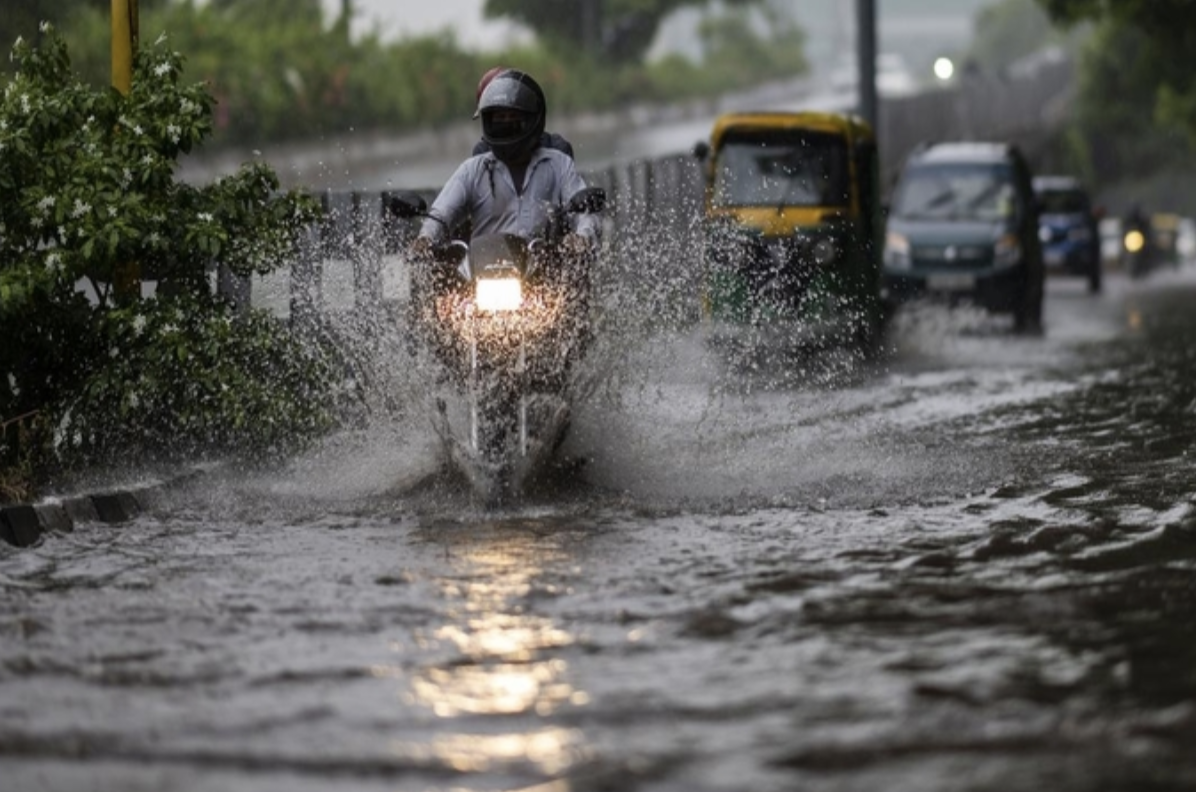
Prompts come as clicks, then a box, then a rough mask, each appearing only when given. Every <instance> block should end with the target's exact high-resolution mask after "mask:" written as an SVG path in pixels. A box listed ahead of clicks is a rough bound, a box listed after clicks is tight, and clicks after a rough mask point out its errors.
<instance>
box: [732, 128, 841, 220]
mask: <svg viewBox="0 0 1196 792" xmlns="http://www.w3.org/2000/svg"><path fill="white" fill-rule="evenodd" d="M848 168H849V164H848V156H847V143H846V141H845V140H844V138H843V137H840V136H836V135H832V134H826V133H820V132H811V131H809V130H784V129H779V130H744V131H736V132H734V133H730V134H728V135H727V136H726V137H725V138H724V139H723V140H722V142H721V144H720V146H719V150H718V155H717V160H716V162H715V172H714V191H713V195H712V198H711V201H712V204H713V205H714V206H721V207H731V206H776V207H778V208H782V207H786V206H833V207H842V206H847V205H849V204H850V201H851V198H850V192H849V189H848V185H849V177H850V174H849V171H848Z"/></svg>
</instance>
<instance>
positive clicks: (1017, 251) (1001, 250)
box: [993, 234, 1022, 267]
mask: <svg viewBox="0 0 1196 792" xmlns="http://www.w3.org/2000/svg"><path fill="white" fill-rule="evenodd" d="M1021 258H1022V244H1021V242H1019V241H1018V239H1017V235H1016V234H1006V235H1005V236H1003V237H1001V238H1000V239H998V240H997V244H996V245H994V246H993V263H994V264H996V265H997V266H998V267H1007V266H1009V265H1010V264H1016V263H1017V262H1018V261H1020V260H1021Z"/></svg>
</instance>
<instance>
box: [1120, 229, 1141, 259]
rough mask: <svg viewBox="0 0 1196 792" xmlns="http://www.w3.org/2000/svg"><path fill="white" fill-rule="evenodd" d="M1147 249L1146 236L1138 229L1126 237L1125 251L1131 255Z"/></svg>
mask: <svg viewBox="0 0 1196 792" xmlns="http://www.w3.org/2000/svg"><path fill="white" fill-rule="evenodd" d="M1144 247H1146V235H1145V234H1143V233H1142V232H1141V231H1138V230H1137V229H1135V230H1133V231H1131V232H1129V233H1128V234H1126V235H1125V249H1126V250H1128V251H1129V252H1130V253H1137V252H1138V251H1139V250H1141V249H1142V248H1144Z"/></svg>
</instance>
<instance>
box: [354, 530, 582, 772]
mask: <svg viewBox="0 0 1196 792" xmlns="http://www.w3.org/2000/svg"><path fill="white" fill-rule="evenodd" d="M508 539H509V540H510V541H506V540H508ZM537 542H538V539H537V538H536V537H534V536H526V535H523V534H519V535H517V536H514V537H510V536H508V537H504V541H501V542H495V543H486V542H483V543H480V544H477V545H474V544H470V546H468V547H467V548H464V549H461V548H459V549H458V550H459V552H455V553H454V559H455V561H456V562H457V567H458V568H457V569H456V570H455V573H454V574H453V575H452V576H451V577H447V578H445V579H444V580H443V581H441V593H442V595H443V597H444V599H445V600H446V602H447V605H448V611H449V615H448V617H447V618H446V622H447V623H446V624H444V625H443V626H441V627H438V628H433V629H431V630H429V631H428V632H426V633H424V634H422V635H420V636H417V640H418V642H419V644H420V645H421V647H422V648H423V649H424V650H426V651H428V652H429V653H431V654H432V656H434V657H436V658H437V659H436V660H435V661H434V662H432V663H430V664H428V665H426V666H424V667H422V668H420V669H418V670H415V671H414V672H411V673H406V674H403V673H394V674H385V676H393V678H396V679H406V680H407V681H408V684H409V688H408V690H407V691H405V692H404V695H403V698H404V699H405V700H406V701H407V703H408V704H410V705H412V706H416V707H422V708H426V709H427V710H429V711H431V712H432V713H434V714H435V716H436V717H437V718H438V719H439V721H440V724H441V725H439V726H437V727H436V731H435V734H434V735H430V736H429V739H428V740H427V741H418V742H410V743H403V744H399V745H396V747H395V749H396V751H398V752H399V753H400V754H401V755H403V756H407V757H410V758H412V759H415V760H418V761H421V762H432V763H435V764H438V765H443V766H445V767H450V768H452V769H453V770H456V771H459V772H485V771H490V770H494V769H495V768H500V767H504V766H509V765H519V764H526V765H528V766H530V767H533V768H535V770H536V771H537V772H540V773H544V774H547V775H555V774H558V773H561V772H564V771H567V770H568V769H570V768H571V767H573V766H574V765H576V764H578V763H581V762H584V761H587V760H588V759H589V758H590V751H589V749H588V747H587V745H586V741H585V740H584V736H583V735H582V733H581V732H579V731H577V730H574V729H564V728H557V727H552V726H549V725H547V724H545V723H544V722H542V721H539V720H537V719H539V718H541V717H545V716H549V715H552V714H553V713H555V712H557V711H558V710H560V709H562V708H566V707H579V706H585V705H586V704H588V703H589V700H590V698H589V695H588V694H587V693H585V692H584V691H580V690H577V689H575V688H574V687H573V686H572V685H571V684H570V682H569V681H568V680H567V678H566V675H567V673H568V662H567V661H566V660H565V659H564V658H561V657H559V656H554V655H556V654H557V652H556V650H559V649H562V648H565V647H569V646H571V645H573V644H574V643H575V639H574V637H573V636H572V635H570V634H569V633H568V632H567V631H565V630H563V629H561V628H560V627H558V626H557V625H556V624H554V623H553V621H552V620H551V619H549V618H546V617H543V616H539V615H536V614H534V613H528V612H527V602H528V599H529V597H535V595H536V593H537V591H541V592H542V591H545V590H546V589H547V590H550V589H551V587H550V586H548V585H546V584H545V583H544V582H543V581H538V580H537V578H538V577H540V576H542V574H543V571H542V567H541V566H540V565H539V563H538V562H537V556H538V554H541V553H543V552H544V551H545V550H546V549H547V551H548V552H550V553H551V552H555V550H554V549H553V548H544V547H538V546H537ZM376 675H381V674H376ZM521 715H522V716H528V718H530V720H527V719H525V720H512V719H511V718H512V717H513V716H514V717H517V716H521ZM495 716H496V717H499V718H502V720H501V721H494V720H493V717H495ZM520 723H527V724H531V725H532V726H534V728H529V729H528V730H526V731H521V732H512V731H511V729H513V728H516V729H517V728H518V726H517V725H515V724H520ZM445 728H447V729H454V730H455V731H454V732H451V733H448V732H446V731H445V730H444V729H445Z"/></svg>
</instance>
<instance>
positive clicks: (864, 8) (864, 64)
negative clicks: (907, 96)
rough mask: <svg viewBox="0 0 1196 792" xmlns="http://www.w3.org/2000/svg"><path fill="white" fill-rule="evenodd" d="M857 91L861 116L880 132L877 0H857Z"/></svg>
mask: <svg viewBox="0 0 1196 792" xmlns="http://www.w3.org/2000/svg"><path fill="white" fill-rule="evenodd" d="M855 8H856V44H855V46H856V74H858V75H859V77H858V79H857V81H856V85H857V88H856V91H857V92H858V94H859V112H860V116H861V117H862V118H863V119H864V120H865V121H867V122H868V123H869V124H870V125H871V126H872V129H873V130H874V131H875V132H876V133H877V134H879V133H880V130H879V129H878V128H877V121H878V119H877V101H876V0H855Z"/></svg>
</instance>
